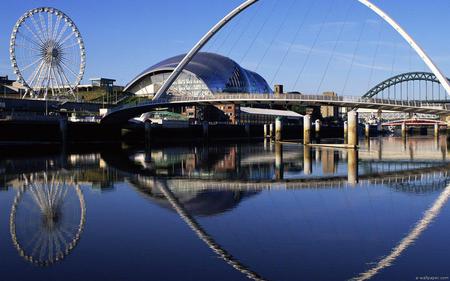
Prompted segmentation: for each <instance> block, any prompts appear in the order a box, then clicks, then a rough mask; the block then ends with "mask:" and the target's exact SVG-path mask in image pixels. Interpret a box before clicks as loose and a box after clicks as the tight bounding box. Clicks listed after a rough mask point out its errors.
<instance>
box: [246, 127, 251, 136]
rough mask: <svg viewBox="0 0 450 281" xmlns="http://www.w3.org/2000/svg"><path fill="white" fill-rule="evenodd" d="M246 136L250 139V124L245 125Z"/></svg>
mask: <svg viewBox="0 0 450 281" xmlns="http://www.w3.org/2000/svg"><path fill="white" fill-rule="evenodd" d="M245 135H246V136H247V138H250V137H251V135H250V124H245Z"/></svg>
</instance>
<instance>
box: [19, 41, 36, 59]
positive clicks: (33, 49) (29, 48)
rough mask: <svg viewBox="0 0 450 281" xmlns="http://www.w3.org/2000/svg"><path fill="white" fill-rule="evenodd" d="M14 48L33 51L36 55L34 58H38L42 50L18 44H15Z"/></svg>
mask: <svg viewBox="0 0 450 281" xmlns="http://www.w3.org/2000/svg"><path fill="white" fill-rule="evenodd" d="M16 46H17V47H23V48H27V49H28V50H31V51H34V52H36V54H35V55H36V56H40V53H41V51H42V50H39V49H36V48H33V47H32V46H30V45H25V44H19V43H16Z"/></svg>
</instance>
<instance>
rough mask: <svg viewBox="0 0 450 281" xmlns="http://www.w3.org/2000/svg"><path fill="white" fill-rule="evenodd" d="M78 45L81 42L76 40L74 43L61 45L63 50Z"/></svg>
mask: <svg viewBox="0 0 450 281" xmlns="http://www.w3.org/2000/svg"><path fill="white" fill-rule="evenodd" d="M78 45H79V43H78V41H77V42H75V43H73V44H70V45H67V46H63V47H61V50H66V49H69V48H73V47H75V46H78Z"/></svg>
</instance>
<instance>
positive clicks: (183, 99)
mask: <svg viewBox="0 0 450 281" xmlns="http://www.w3.org/2000/svg"><path fill="white" fill-rule="evenodd" d="M241 100H244V101H252V100H255V101H264V100H266V101H267V100H271V101H283V100H285V101H297V100H298V101H312V102H327V101H330V102H341V103H349V104H350V105H349V106H351V105H355V104H361V103H366V104H374V105H383V104H384V105H394V106H400V107H430V108H432V107H436V108H437V109H446V110H447V109H450V107H449V105H444V106H443V105H442V104H436V103H429V102H422V101H403V100H389V99H377V98H364V97H353V96H337V97H333V96H324V95H299V94H246V93H229V94H214V95H208V96H202V97H189V96H176V97H169V98H159V99H157V100H150V99H149V100H147V101H143V102H136V103H134V104H126V105H122V106H119V107H114V108H112V109H111V110H110V113H111V112H116V111H119V110H122V109H125V108H132V107H136V106H147V105H156V106H157V105H167V104H169V103H175V104H176V103H202V102H204V103H210V102H217V101H221V102H235V101H241Z"/></svg>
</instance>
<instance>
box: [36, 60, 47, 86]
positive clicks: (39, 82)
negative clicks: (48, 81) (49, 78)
mask: <svg viewBox="0 0 450 281" xmlns="http://www.w3.org/2000/svg"><path fill="white" fill-rule="evenodd" d="M47 68H48V65H47V64H44V67H43V68H42V69H41V71H39V75H38V79H37V80H36V82H35V88H37V89H38V90H39V91H40V90H41V88H42V85H43V83H44V77H43V75H42V74H44V72H46V71H47Z"/></svg>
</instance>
